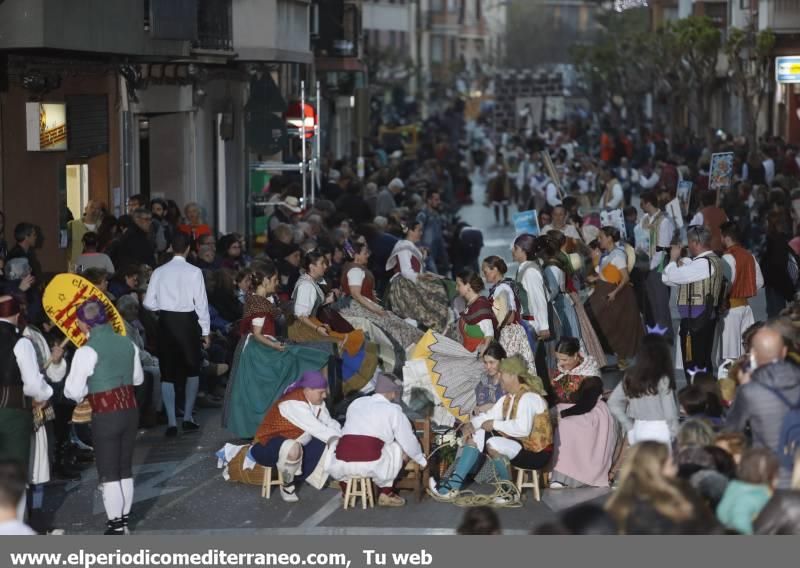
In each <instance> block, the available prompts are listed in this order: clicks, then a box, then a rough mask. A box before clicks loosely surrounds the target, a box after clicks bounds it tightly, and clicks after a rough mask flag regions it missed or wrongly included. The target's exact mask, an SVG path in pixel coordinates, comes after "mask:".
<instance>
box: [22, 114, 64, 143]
mask: <svg viewBox="0 0 800 568" xmlns="http://www.w3.org/2000/svg"><path fill="white" fill-rule="evenodd" d="M25 121H26V124H27V129H26V130H27V141H28V151H30V152H55V151H63V150H66V149H67V105H65V104H64V103H25Z"/></svg>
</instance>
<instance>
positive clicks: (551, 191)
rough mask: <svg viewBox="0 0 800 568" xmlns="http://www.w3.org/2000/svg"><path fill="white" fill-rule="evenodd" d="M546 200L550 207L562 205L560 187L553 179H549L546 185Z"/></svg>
mask: <svg viewBox="0 0 800 568" xmlns="http://www.w3.org/2000/svg"><path fill="white" fill-rule="evenodd" d="M544 191H545V200H546V201H547V204H548V205H549V206H550V207H555V206H556V205H561V196H560V194H559V192H558V187H557V186H556V184H555V182H553V180H552V179H550V178H547V181H546V185H545V190H544Z"/></svg>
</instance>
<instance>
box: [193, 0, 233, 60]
mask: <svg viewBox="0 0 800 568" xmlns="http://www.w3.org/2000/svg"><path fill="white" fill-rule="evenodd" d="M192 47H193V48H194V49H207V50H211V51H233V8H232V0H201V1H200V2H198V6H197V40H196V41H194V42H192Z"/></svg>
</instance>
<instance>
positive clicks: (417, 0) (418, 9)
mask: <svg viewBox="0 0 800 568" xmlns="http://www.w3.org/2000/svg"><path fill="white" fill-rule="evenodd" d="M414 5H415V13H414V19H415V24H414V25H416V27H417V30H416V33H415V35H414V39H415V40H416V44H417V45H416V51H417V61H416V64H415V65H414V73H415V78H416V83H417V89H416V90H417V92H416V99H417V108H418V109H419V113H420V118H422V114H423V113H422V108H423V99H424V90H423V88H422V0H414Z"/></svg>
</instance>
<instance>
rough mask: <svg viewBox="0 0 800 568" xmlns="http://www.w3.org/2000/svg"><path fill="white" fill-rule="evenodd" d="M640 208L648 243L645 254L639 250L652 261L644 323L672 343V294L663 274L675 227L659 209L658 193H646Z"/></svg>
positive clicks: (647, 283)
mask: <svg viewBox="0 0 800 568" xmlns="http://www.w3.org/2000/svg"><path fill="white" fill-rule="evenodd" d="M641 205H642V210H643V211H644V212H645V215H644V217H643V218H642V223H641V226H642V229H644V230H645V231H647V233H648V235H649V242H648V246H647V249H646V250H644V249H642V248H640V250H642V252H645V253H647V255H648V257H649V258H650V271H649V272H648V273H647V276H646V277H645V281H644V289H645V304H646V309H645V323H646V324H647V326H648V327H649V328H651V329H656V328H657V329H660V330H666V331H665V335H664V337H665V338H666V339H667V340H668V341H670V342H672V341H673V339H674V332H673V330H672V314H671V312H670V307H669V299H670V290H669V286H667V285H666V284H664V282H663V280H662V279H661V273H662V272H663V271H664V266H666V264H667V262H666V261H667V253H668V252H669V250H670V246H671V245H672V238H673V236H674V234H675V223H674V222H673V221H672V219H670V217H669V215H667V214H666V213H664V211H662V210H661V209H660V208H659V207H658V196H657V195H656V193H655V192H653V191H646V192H644V193H643V194H642V197H641ZM637 245H639V243H638V242H637Z"/></svg>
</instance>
